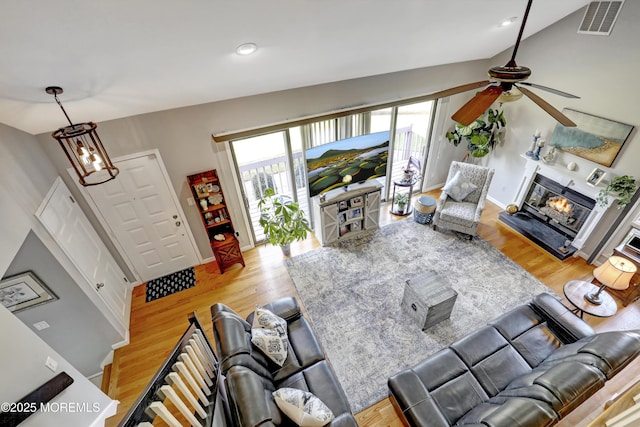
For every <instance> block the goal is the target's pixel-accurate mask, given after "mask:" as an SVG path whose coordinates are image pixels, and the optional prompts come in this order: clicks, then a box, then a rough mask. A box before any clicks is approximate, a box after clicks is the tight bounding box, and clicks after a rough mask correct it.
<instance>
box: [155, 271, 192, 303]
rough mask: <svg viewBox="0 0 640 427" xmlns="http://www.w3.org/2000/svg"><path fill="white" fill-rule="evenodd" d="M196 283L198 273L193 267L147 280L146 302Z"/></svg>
mask: <svg viewBox="0 0 640 427" xmlns="http://www.w3.org/2000/svg"><path fill="white" fill-rule="evenodd" d="M195 285H196V275H195V273H194V271H193V267H189V268H185V269H184V270H181V271H177V272H175V273H171V274H167V275H166V276H162V277H160V278H158V279H153V280H149V281H148V282H147V299H146V302H149V301H153V300H156V299H158V298H162V297H166V296H167V295H171V294H174V293H176V292H180V291H184V290H185V289H189V288H191V287H193V286H195Z"/></svg>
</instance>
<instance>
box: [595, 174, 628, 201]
mask: <svg viewBox="0 0 640 427" xmlns="http://www.w3.org/2000/svg"><path fill="white" fill-rule="evenodd" d="M636 188H637V185H636V179H635V178H634V177H632V176H631V175H622V176H618V177H616V178H613V179H612V180H611V182H610V183H609V185H607V186H606V188H603V189H602V190H600V192H599V193H598V196H597V197H596V201H597V202H598V205H600V206H602V207H606V206H608V205H609V195H613V196H615V197H617V198H618V209H620V208H622V207H624V206H626V205H627V204H629V202H630V201H631V198H632V197H633V195H634V193H635V192H636Z"/></svg>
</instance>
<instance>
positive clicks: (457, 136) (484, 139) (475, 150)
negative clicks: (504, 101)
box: [445, 108, 507, 159]
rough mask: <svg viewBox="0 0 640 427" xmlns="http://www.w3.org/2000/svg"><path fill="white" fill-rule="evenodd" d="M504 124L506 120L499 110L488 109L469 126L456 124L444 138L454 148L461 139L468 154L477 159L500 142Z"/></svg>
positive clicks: (502, 136)
mask: <svg viewBox="0 0 640 427" xmlns="http://www.w3.org/2000/svg"><path fill="white" fill-rule="evenodd" d="M506 124H507V119H505V117H504V113H503V112H502V111H501V110H493V109H491V108H489V109H488V110H487V111H485V112H484V114H483V115H482V116H480V117H478V118H477V119H476V120H474V121H473V122H472V123H471V124H470V125H469V126H464V125H462V124H460V123H456V127H455V129H454V130H453V131H450V132H447V133H446V135H445V136H446V137H447V139H448V140H449V142H450V143H452V144H453V145H455V146H456V147H457V146H458V145H459V144H460V142H462V140H463V139H464V140H466V141H467V150H468V154H471V155H472V156H473V157H476V158H479V157H484V156H486V155H487V154H489V152H490V151H491V150H493V149H495V147H496V144H498V143H499V142H501V141H502V138H504V129H501V128H504V127H505V126H506ZM468 154H467V155H468ZM465 159H466V157H465Z"/></svg>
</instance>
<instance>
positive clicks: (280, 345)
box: [251, 328, 287, 366]
mask: <svg viewBox="0 0 640 427" xmlns="http://www.w3.org/2000/svg"><path fill="white" fill-rule="evenodd" d="M251 342H252V343H253V345H255V346H256V347H258V348H259V349H260V350H261V351H262V352H263V353H264V354H265V355H266V356H267V357H268V358H269V359H271V360H273V361H274V363H276V364H277V365H278V366H282V365H284V362H285V360H287V339H286V338H282V337H281V336H280V334H279V333H278V331H276V330H274V329H263V328H254V329H252V330H251Z"/></svg>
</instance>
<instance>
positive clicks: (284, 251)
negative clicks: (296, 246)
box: [280, 243, 291, 256]
mask: <svg viewBox="0 0 640 427" xmlns="http://www.w3.org/2000/svg"><path fill="white" fill-rule="evenodd" d="M280 249H282V254H283V255H284V256H289V255H291V243H285V244H284V245H280Z"/></svg>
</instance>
